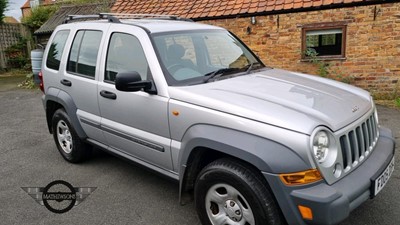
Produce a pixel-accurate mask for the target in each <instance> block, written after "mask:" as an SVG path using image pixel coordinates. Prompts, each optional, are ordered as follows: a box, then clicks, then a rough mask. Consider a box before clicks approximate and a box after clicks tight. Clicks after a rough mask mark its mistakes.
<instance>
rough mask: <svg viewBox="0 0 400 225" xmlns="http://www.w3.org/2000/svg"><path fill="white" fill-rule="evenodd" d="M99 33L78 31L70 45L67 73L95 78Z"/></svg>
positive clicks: (100, 34)
mask: <svg viewBox="0 0 400 225" xmlns="http://www.w3.org/2000/svg"><path fill="white" fill-rule="evenodd" d="M101 37H102V32H101V31H92V30H81V31H78V32H77V34H76V36H75V38H74V42H73V43H72V47H71V52H70V54H69V59H68V64H67V71H68V72H71V73H76V74H80V75H85V76H89V77H93V78H94V76H95V73H96V62H97V54H98V52H99V46H100V41H101Z"/></svg>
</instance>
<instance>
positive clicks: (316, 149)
mask: <svg viewBox="0 0 400 225" xmlns="http://www.w3.org/2000/svg"><path fill="white" fill-rule="evenodd" d="M311 138H312V139H311V140H312V142H311V148H312V152H313V155H314V158H315V160H316V161H317V163H318V164H319V165H320V166H323V167H325V168H327V167H331V166H332V165H333V164H334V163H335V162H336V159H337V156H338V147H337V144H336V139H335V138H334V136H333V134H332V133H331V132H330V131H329V130H327V129H324V128H317V129H316V130H315V131H314V133H313V135H312V137H311Z"/></svg>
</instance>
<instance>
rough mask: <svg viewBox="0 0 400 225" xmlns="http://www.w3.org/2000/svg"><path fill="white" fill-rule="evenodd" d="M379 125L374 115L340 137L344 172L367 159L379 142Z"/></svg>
mask: <svg viewBox="0 0 400 225" xmlns="http://www.w3.org/2000/svg"><path fill="white" fill-rule="evenodd" d="M377 126H378V124H377V121H376V119H375V116H374V113H372V115H371V116H370V117H368V118H367V120H365V121H363V122H362V123H361V124H359V125H358V126H356V127H355V128H354V129H353V130H350V131H348V132H347V133H346V134H344V135H342V136H340V147H341V149H342V156H343V165H344V168H345V169H344V172H345V173H346V172H348V171H350V170H351V169H352V168H353V167H356V166H357V165H358V164H359V163H360V162H362V161H363V160H364V159H365V157H367V156H368V155H369V154H370V153H371V151H372V150H373V149H374V147H375V144H376V141H377V140H378V135H379V134H378V127H377Z"/></svg>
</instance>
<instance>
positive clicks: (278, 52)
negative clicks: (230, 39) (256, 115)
mask: <svg viewBox="0 0 400 225" xmlns="http://www.w3.org/2000/svg"><path fill="white" fill-rule="evenodd" d="M256 20H257V22H256V24H255V25H252V24H251V22H250V17H247V18H234V19H219V20H207V21H202V22H203V23H208V24H213V25H217V26H221V27H225V28H227V29H228V30H230V31H232V32H233V33H235V34H236V35H237V36H239V37H240V38H241V39H242V40H243V41H244V42H245V43H246V44H247V45H248V46H249V47H250V48H251V49H252V50H253V51H255V52H256V53H257V54H258V55H259V57H260V58H261V59H262V60H263V62H264V63H265V64H267V65H269V66H271V67H276V68H283V69H287V70H293V71H298V72H304V73H310V74H318V72H317V67H316V65H314V64H312V63H310V62H308V61H304V60H301V32H302V28H301V27H302V25H306V24H312V23H321V22H347V35H346V56H345V57H346V58H345V59H340V60H339V59H337V60H330V61H326V62H327V63H329V64H330V66H329V71H330V74H331V76H332V77H336V78H337V79H339V80H351V81H352V84H354V85H356V86H359V87H361V88H364V89H367V90H369V91H371V92H372V94H373V95H374V96H375V97H376V98H379V99H389V98H394V97H395V96H400V81H399V80H400V3H389V4H379V5H369V6H357V7H347V8H339V9H327V10H320V11H310V12H298V13H289V14H280V15H267V16H257V17H256ZM248 28H249V29H251V32H250V34H249V33H248ZM348 76H351V79H347V78H349V77H348Z"/></svg>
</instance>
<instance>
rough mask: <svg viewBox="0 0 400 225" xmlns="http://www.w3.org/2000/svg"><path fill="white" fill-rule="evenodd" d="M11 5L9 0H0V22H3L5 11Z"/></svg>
mask: <svg viewBox="0 0 400 225" xmlns="http://www.w3.org/2000/svg"><path fill="white" fill-rule="evenodd" d="M8 6H9V2H8V0H0V24H2V23H3V19H4V17H5V14H4V13H5V12H6V11H7V8H8Z"/></svg>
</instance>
